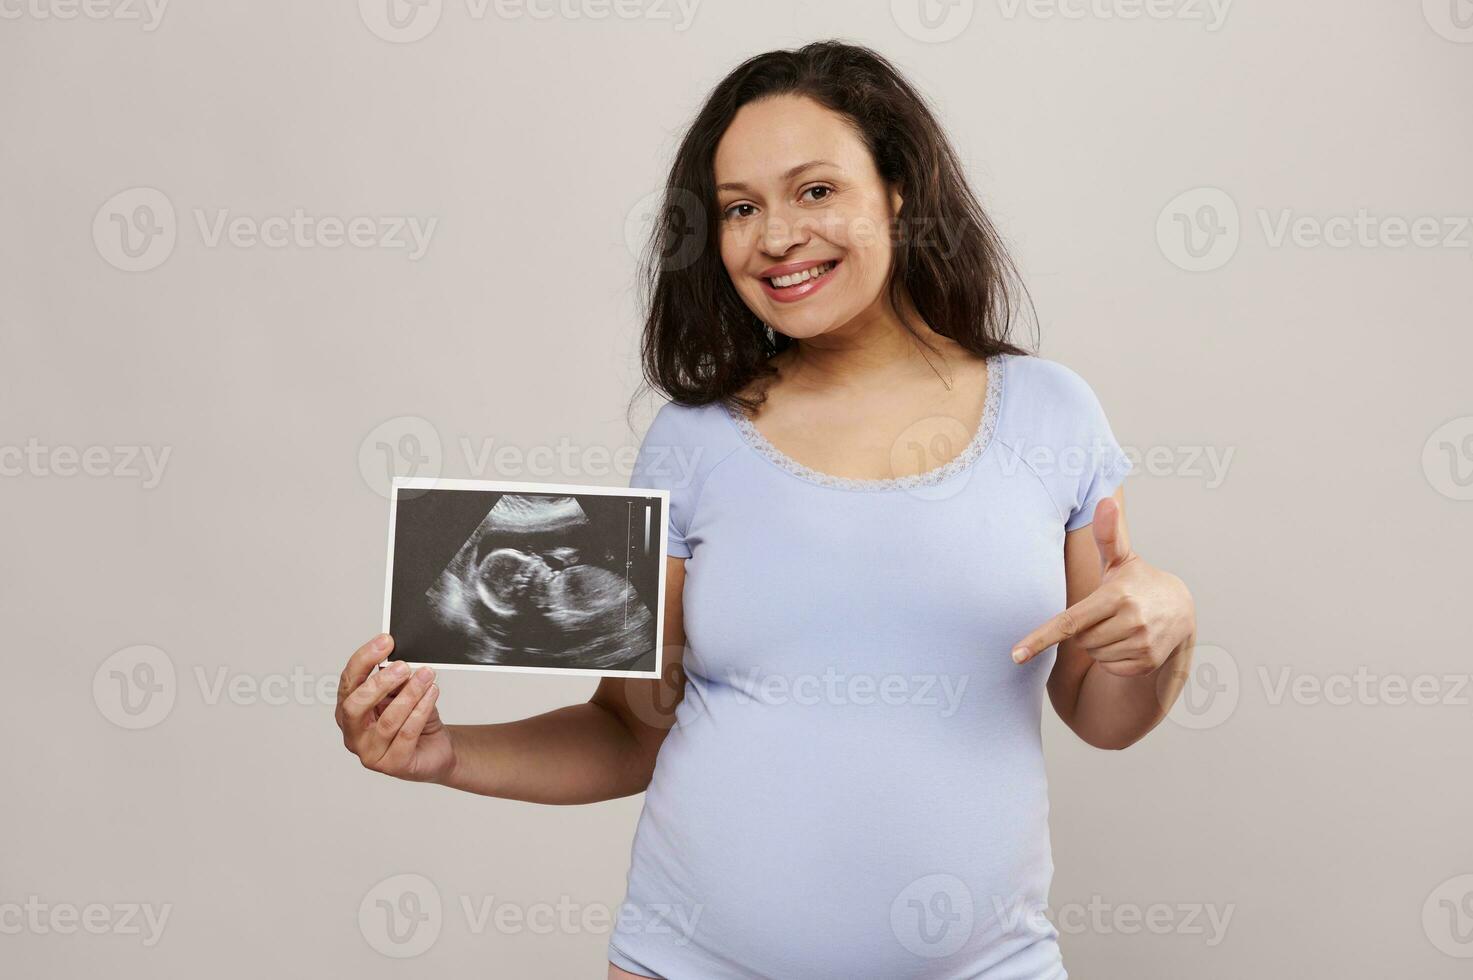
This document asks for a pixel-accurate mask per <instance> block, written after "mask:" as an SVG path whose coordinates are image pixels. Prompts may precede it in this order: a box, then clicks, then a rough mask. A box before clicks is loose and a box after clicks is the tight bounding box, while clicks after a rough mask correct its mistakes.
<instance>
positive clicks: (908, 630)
mask: <svg viewBox="0 0 1473 980" xmlns="http://www.w3.org/2000/svg"><path fill="white" fill-rule="evenodd" d="M648 276H649V285H650V287H651V289H650V293H649V314H648V320H647V324H646V331H645V335H644V343H643V355H644V364H645V373H646V376H647V378H648V379H649V380H650V382H651V384H652V385H653V386H654V387H656V388H657V389H659V390H660V391H662V392H663V393H664V394H666V395H667V396H669V398H670V399H671V401H670V402H669V403H668V404H666V405H664V406H663V407H662V408H661V409H660V411H659V412H658V414H657V415H656V417H655V419H654V422H653V424H652V425H651V426H650V429H649V431H648V432H647V434H646V435H645V437H644V441H643V444H642V445H641V447H640V450H639V454H638V457H637V460H636V463H635V470H634V474H633V478H632V479H631V481H630V482H631V485H633V486H640V487H650V488H664V489H668V490H669V491H670V512H669V547H668V556H667V559H666V560H667V563H668V574H667V595H666V605H665V609H664V617H665V635H666V637H667V638H668V639H667V640H666V642H667V644H668V646H667V648H666V661H667V663H668V664H670V667H671V669H670V671H669V672H668V673H667V674H666V676H665V678H664V680H663V681H641V680H625V679H614V678H609V679H604V680H603V681H601V683H600V684H599V686H598V689H597V691H595V692H594V694H593V696H592V698H591V699H590V700H589V701H588V702H587V703H586V704H578V705H573V706H570V707H565V708H561V709H559V710H556V711H552V712H548V713H546V714H542V715H538V716H536V717H532V718H527V719H525V720H522V721H517V722H511V723H504V724H493V725H449V726H447V725H443V724H442V723H441V722H440V719H439V716H438V714H437V712H436V710H435V701H436V697H437V692H438V688H437V687H436V686H435V685H434V683H433V679H432V676H433V675H432V674H431V672H430V671H428V670H425V669H422V670H421V671H420V672H419V673H418V674H416V675H414V676H408V674H407V672H406V671H405V670H404V668H403V665H397V666H396V667H391V668H388V669H385V670H378V671H375V670H374V665H375V664H377V663H379V662H381V661H382V660H383V659H384V656H385V654H386V653H387V652H388V651H389V650H390V649H391V648H392V640H391V639H390V638H389V637H386V636H381V637H378V638H377V639H376V640H374V641H371V642H370V643H369V644H367V645H365V647H364V648H363V649H361V650H360V651H358V652H357V653H356V654H354V655H353V657H352V658H351V659H350V660H349V662H348V666H347V669H346V670H345V671H344V674H343V683H342V688H341V690H342V694H341V697H340V703H339V707H338V712H337V718H338V723H339V725H340V726H341V727H342V729H343V733H344V740H345V742H346V744H347V746H348V748H349V749H350V750H351V751H352V752H354V753H355V754H356V755H358V756H359V757H360V759H361V760H362V761H363V763H364V764H365V765H366V766H368V767H369V768H370V769H374V770H376V771H379V772H383V773H387V774H390V775H393V776H398V777H400V778H405V779H414V780H434V781H437V782H441V783H444V784H446V785H449V786H453V787H456V788H459V789H464V790H467V791H470V792H475V793H482V794H486V795H490V796H498V797H505V798H510V799H518V800H529V801H534V802H540V803H583V802H592V801H597V800H606V799H611V798H614V797H620V796H626V795H630V794H634V793H639V792H645V793H646V796H645V805H644V810H643V813H642V814H641V817H640V820H639V825H638V829H637V831H636V833H635V839H634V846H633V853H632V860H631V866H630V870H629V880H628V891H627V895H626V897H625V901H624V903H623V905H622V906H621V908H620V910H619V915H618V918H617V922H616V925H615V928H614V930H613V935H612V937H611V940H610V943H609V950H608V953H609V960H610V964H609V968H608V976H609V977H611V978H621V980H625V978H629V977H661V978H670V980H746V978H771V980H794V978H804V980H806V978H819V977H823V978H828V977H833V978H846V980H848V978H883V980H899V978H907V977H915V978H920V977H928V978H929V977H934V978H947V980H962V978H979V977H980V978H985V980H1052V978H1062V977H1066V976H1067V973H1066V972H1065V969H1064V966H1063V963H1062V959H1061V956H1060V952H1059V948H1058V943H1057V932H1056V930H1055V929H1054V927H1053V926H1052V925H1051V924H1050V922H1049V920H1048V918H1047V917H1046V916H1045V915H1044V914H1043V910H1044V908H1045V906H1046V904H1047V900H1048V889H1049V883H1050V879H1051V877H1052V872H1053V863H1052V858H1051V854H1050V841H1049V831H1048V794H1047V786H1046V781H1045V775H1044V758H1043V752H1042V747H1041V739H1040V721H1041V714H1042V703H1043V694H1044V692H1045V691H1047V693H1048V696H1049V700H1050V702H1051V703H1052V705H1053V708H1054V710H1055V711H1056V712H1057V713H1058V714H1059V717H1060V718H1061V719H1062V720H1063V721H1064V723H1065V724H1067V725H1068V727H1069V728H1070V729H1072V730H1073V731H1074V732H1076V733H1077V734H1078V735H1079V737H1080V738H1082V739H1084V740H1085V741H1086V742H1088V743H1089V744H1090V745H1093V746H1098V747H1100V748H1109V749H1121V748H1125V747H1126V746H1129V745H1131V744H1132V743H1134V742H1136V741H1137V740H1139V739H1140V738H1141V737H1142V736H1144V735H1145V734H1146V733H1147V732H1149V731H1150V730H1151V729H1152V728H1153V727H1154V726H1156V725H1157V724H1158V723H1159V722H1160V721H1161V719H1162V718H1163V717H1164V716H1165V714H1166V712H1167V711H1168V709H1169V708H1170V707H1171V705H1172V703H1173V702H1174V701H1175V699H1176V697H1177V695H1178V694H1179V692H1180V689H1181V686H1182V683H1183V680H1184V678H1185V676H1186V673H1187V669H1188V667H1189V662H1190V658H1191V651H1192V644H1193V641H1194V638H1195V632H1196V625H1195V613H1194V606H1193V600H1192V596H1191V594H1190V592H1189V591H1188V590H1187V588H1186V586H1185V585H1184V584H1183V583H1182V581H1181V580H1180V579H1179V578H1178V577H1176V576H1175V575H1172V574H1170V573H1168V572H1166V571H1163V570H1161V569H1158V568H1155V567H1153V566H1152V565H1150V564H1148V563H1147V562H1146V561H1145V559H1144V558H1142V557H1141V556H1139V555H1138V554H1136V553H1135V551H1134V550H1133V549H1132V548H1131V546H1130V543H1129V538H1128V536H1127V533H1126V528H1125V523H1124V516H1123V509H1122V508H1123V501H1122V495H1121V490H1120V484H1121V482H1122V481H1123V479H1124V477H1125V475H1126V473H1127V472H1128V471H1129V470H1130V466H1131V464H1130V461H1129V460H1128V458H1127V457H1126V455H1125V453H1124V452H1123V451H1122V450H1121V448H1120V446H1119V444H1118V443H1117V442H1116V440H1115V438H1114V435H1113V434H1112V432H1111V429H1110V426H1109V424H1108V422H1107V420H1106V417H1105V414H1104V412H1103V410H1102V408H1101V405H1100V402H1099V401H1098V400H1097V399H1096V397H1095V395H1094V393H1093V391H1092V390H1091V388H1090V387H1089V386H1088V385H1087V384H1086V383H1085V381H1084V380H1083V379H1082V378H1081V377H1080V375H1079V374H1077V373H1075V372H1074V371H1072V370H1070V369H1069V368H1066V367H1064V366H1063V365H1061V364H1058V363H1056V362H1053V361H1049V360H1045V359H1042V358H1040V357H1038V356H1034V355H1030V354H1029V353H1027V352H1026V351H1024V350H1022V349H1021V348H1019V347H1016V346H1014V345H1013V344H1011V343H1010V342H1009V341H1008V335H1009V328H1010V326H1011V322H1010V321H1011V320H1012V315H1013V311H1014V309H1015V307H1016V300H1015V297H1016V296H1017V291H1016V290H1017V287H1016V281H1015V278H1014V276H1013V275H1012V266H1011V264H1010V262H1009V261H1008V259H1007V257H1006V255H1005V253H1004V251H1003V249H1002V247H1001V245H1000V242H999V240H998V237H997V235H996V233H995V232H994V230H993V228H992V226H991V224H990V223H989V221H988V220H987V218H986V216H985V215H984V214H983V212H982V210H981V209H980V207H979V206H978V204H977V202H976V199H975V198H974V196H973V195H972V193H971V192H970V190H969V189H968V187H967V185H966V181H965V179H964V176H963V173H962V170H961V167H960V165H959V163H958V161H957V158H956V156H955V154H954V152H953V151H952V149H951V148H950V145H949V143H948V141H947V139H946V137H945V134H944V133H943V132H942V131H941V129H940V127H939V126H938V124H937V122H936V120H935V118H934V117H933V115H932V113H931V112H930V110H929V109H928V108H927V106H926V104H925V103H924V101H923V100H922V98H921V97H920V96H919V95H918V94H917V93H916V91H915V90H914V89H913V88H912V86H911V85H910V84H909V83H907V81H906V80H905V79H904V78H902V77H901V76H900V74H899V73H898V72H897V71H896V70H895V69H894V67H893V66H891V65H890V64H889V63H888V62H887V61H885V60H884V59H883V58H881V57H880V56H879V55H877V54H875V53H874V52H872V51H870V50H868V49H865V48H862V47H856V46H852V45H846V44H839V43H831V42H826V43H818V44H811V45H808V46H806V47H803V48H801V49H799V50H797V51H778V52H770V53H767V54H764V55H761V56H758V57H755V58H752V59H750V60H749V61H747V62H746V63H744V64H742V65H740V66H739V67H738V68H736V69H735V70H734V71H733V72H732V73H731V74H730V75H729V76H728V77H727V78H726V79H724V80H723V81H722V82H721V83H720V84H719V85H718V86H717V88H716V89H715V91H714V92H713V93H712V94H711V95H710V97H709V98H708V99H707V101H706V103H705V104H704V106H703V107H702V109H701V110H700V113H699V115H698V116H697V118H696V120H695V121H694V123H693V124H692V125H691V127H690V129H689V131H688V133H687V134H686V136H685V138H684V141H683V142H682V144H681V145H680V148H679V150H678V153H677V156H676V159H675V163H674V167H673V172H672V173H671V175H670V178H669V181H668V184H667V188H666V194H665V200H664V205H663V207H662V209H661V210H660V211H659V213H658V220H657V222H656V226H655V231H654V236H653V241H652V248H651V261H650V265H649V269H648Z"/></svg>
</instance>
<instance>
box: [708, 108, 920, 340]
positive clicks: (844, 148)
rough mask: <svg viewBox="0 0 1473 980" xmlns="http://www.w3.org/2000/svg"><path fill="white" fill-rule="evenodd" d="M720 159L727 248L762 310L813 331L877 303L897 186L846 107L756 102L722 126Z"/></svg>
mask: <svg viewBox="0 0 1473 980" xmlns="http://www.w3.org/2000/svg"><path fill="white" fill-rule="evenodd" d="M715 170H716V174H715V176H716V204H717V217H718V220H719V222H720V230H719V240H720V243H721V260H722V263H723V264H724V265H725V266H726V271H727V274H728V275H730V276H731V281H732V283H733V284H734V285H735V286H736V289H737V292H738V294H740V295H741V297H742V299H743V300H744V301H745V302H746V304H747V306H748V307H749V308H750V309H751V310H752V312H753V313H755V314H757V316H758V317H760V318H761V319H762V320H763V322H765V323H766V324H767V325H768V326H770V327H772V328H773V329H774V330H776V331H778V332H779V333H783V334H786V335H787V336H789V337H794V338H807V337H814V336H818V335H819V334H823V333H827V332H829V331H832V330H836V329H839V328H842V327H844V326H845V325H846V324H849V323H852V322H855V321H856V318H859V317H860V316H861V315H862V314H865V313H866V311H868V310H870V308H871V307H872V306H874V304H875V303H876V302H877V300H878V299H879V297H880V295H881V293H882V291H883V290H884V288H885V284H886V282H887V281H888V278H889V275H890V252H891V243H890V224H891V220H892V218H893V216H894V215H895V214H897V213H898V212H899V209H900V197H899V195H898V194H896V193H894V192H893V191H892V190H891V189H890V188H889V187H888V186H886V184H885V182H884V181H883V180H882V179H881V177H880V175H879V172H878V171H876V170H875V165H874V160H873V159H872V158H871V157H870V154H869V150H868V149H867V148H866V147H865V145H864V143H863V142H862V141H861V140H860V138H859V135H858V134H857V133H856V132H855V131H854V130H853V129H852V128H851V126H850V124H849V123H848V122H846V120H845V119H844V117H842V116H840V115H839V114H837V113H835V112H833V111H831V110H829V109H827V108H825V107H823V106H821V105H819V104H818V103H817V102H814V101H813V100H812V99H808V98H803V97H800V96H791V95H788V96H778V97H774V98H768V99H762V100H759V101H757V102H749V103H747V104H746V105H744V106H743V107H742V108H741V109H739V110H738V111H737V114H736V117H735V118H733V119H732V121H731V125H730V126H728V127H727V130H726V132H725V133H724V134H722V137H721V141H720V142H719V143H718V144H717V146H716V158H715ZM826 266H827V267H828V271H827V272H824V271H823V270H824V268H825V267H826ZM815 273H822V274H821V275H818V276H817V277H816V278H815ZM793 274H799V275H797V277H796V278H794V277H793ZM785 275H786V276H788V277H789V278H782V277H783V276H785ZM774 278H776V279H777V281H776V282H774Z"/></svg>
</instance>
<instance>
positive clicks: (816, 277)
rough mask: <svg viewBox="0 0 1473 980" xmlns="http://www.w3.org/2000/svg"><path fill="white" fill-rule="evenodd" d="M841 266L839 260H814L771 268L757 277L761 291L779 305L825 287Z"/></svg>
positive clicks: (795, 300)
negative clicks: (760, 283)
mask: <svg viewBox="0 0 1473 980" xmlns="http://www.w3.org/2000/svg"><path fill="white" fill-rule="evenodd" d="M841 264H842V260H840V259H816V260H812V261H808V262H793V263H789V264H787V265H780V266H773V267H772V268H770V269H767V270H765V271H764V272H763V274H762V275H761V276H759V277H758V278H759V280H760V281H761V282H762V289H763V291H764V292H765V293H767V295H768V296H770V297H772V298H773V299H775V300H777V301H778V302H779V303H794V302H797V301H798V300H800V299H806V298H807V297H809V296H812V295H813V294H814V293H816V292H817V291H818V290H820V289H822V288H823V287H824V286H825V285H827V283H828V281H829V280H830V279H832V278H833V277H834V273H835V272H837V271H838V269H839V266H840V265H841Z"/></svg>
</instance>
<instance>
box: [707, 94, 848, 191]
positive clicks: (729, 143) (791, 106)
mask: <svg viewBox="0 0 1473 980" xmlns="http://www.w3.org/2000/svg"><path fill="white" fill-rule="evenodd" d="M809 160H830V161H832V162H834V163H835V164H837V165H838V166H840V167H841V168H843V169H844V170H846V171H848V172H849V173H851V174H856V175H858V174H863V173H865V172H867V171H872V170H873V169H874V166H873V163H872V161H871V160H870V158H869V151H868V150H867V149H866V148H865V145H864V143H863V141H861V140H860V138H859V134H858V133H856V132H855V131H854V128H853V126H852V125H851V124H850V123H849V122H848V121H847V120H846V119H845V118H844V117H843V116H841V115H839V114H838V113H837V112H834V111H833V110H831V109H828V108H826V107H824V106H822V105H819V104H818V103H817V102H814V101H813V100H812V99H808V98H803V97H801V96H793V95H782V96H776V97H773V98H768V99H760V100H758V101H756V102H748V103H747V104H746V105H744V106H742V107H741V108H740V109H738V110H737V113H736V115H735V116H734V117H733V118H732V121H731V124H730V125H729V126H727V128H726V132H725V133H723V134H722V135H721V140H720V141H719V142H718V143H717V144H716V155H715V157H714V159H713V169H714V170H715V178H716V183H718V184H724V183H727V182H731V181H740V182H742V183H745V184H748V185H751V186H754V187H755V186H757V185H758V184H765V183H769V182H773V181H777V180H780V179H781V175H782V174H783V173H784V172H785V171H786V170H788V169H789V168H790V167H793V166H796V165H798V164H800V163H806V162H807V161H809Z"/></svg>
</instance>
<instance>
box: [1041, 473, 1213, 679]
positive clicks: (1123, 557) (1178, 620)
mask: <svg viewBox="0 0 1473 980" xmlns="http://www.w3.org/2000/svg"><path fill="white" fill-rule="evenodd" d="M1093 527H1094V538H1095V545H1096V546H1097V547H1098V548H1099V552H1100V564H1101V566H1102V572H1101V575H1100V584H1099V587H1098V588H1096V589H1095V590H1094V591H1093V592H1091V593H1090V594H1089V595H1088V596H1086V597H1085V598H1083V599H1082V600H1080V601H1079V602H1076V603H1075V604H1074V605H1072V606H1070V607H1069V608H1068V609H1065V610H1064V611H1063V612H1061V613H1059V614H1058V615H1057V616H1055V617H1054V618H1053V619H1051V620H1049V621H1048V622H1047V623H1044V624H1043V625H1042V626H1040V627H1039V628H1038V629H1036V630H1034V631H1033V632H1032V633H1029V634H1028V635H1027V636H1026V637H1024V639H1023V640H1022V642H1020V643H1019V644H1018V645H1017V647H1015V648H1014V650H1013V660H1015V661H1016V662H1017V663H1020V664H1022V663H1027V662H1028V661H1029V660H1031V659H1033V658H1034V657H1035V656H1037V655H1038V654H1039V653H1040V652H1041V651H1043V650H1047V649H1048V648H1049V647H1051V646H1053V645H1054V644H1056V643H1060V642H1062V641H1064V640H1071V639H1072V641H1073V643H1074V645H1075V646H1077V647H1079V648H1081V649H1083V650H1084V651H1085V652H1086V653H1088V654H1089V655H1090V657H1092V658H1093V659H1094V661H1095V663H1096V664H1098V665H1099V667H1100V669H1101V670H1104V671H1106V672H1108V673H1111V674H1118V675H1120V676H1121V677H1137V676H1140V675H1142V674H1149V673H1151V672H1152V671H1154V670H1155V669H1156V668H1157V667H1160V666H1161V665H1162V664H1163V663H1165V662H1166V659H1167V658H1168V657H1170V656H1171V655H1172V653H1174V652H1175V651H1176V650H1177V649H1178V648H1179V647H1180V646H1181V645H1182V644H1183V643H1184V642H1185V641H1186V640H1187V639H1188V638H1189V637H1191V636H1193V635H1194V634H1195V632H1196V628H1197V612H1196V604H1195V602H1194V601H1193V599H1192V593H1191V591H1190V590H1189V589H1188V588H1187V586H1186V583H1185V582H1183V581H1182V580H1181V579H1179V578H1177V577H1176V576H1175V575H1173V574H1171V573H1170V572H1167V571H1163V570H1162V569H1159V568H1156V567H1155V566H1154V565H1150V564H1148V563H1147V562H1146V560H1145V559H1144V558H1142V557H1140V556H1139V555H1137V554H1136V553H1135V552H1134V551H1133V550H1132V549H1131V547H1130V544H1129V542H1128V541H1126V540H1125V539H1124V535H1122V534H1121V533H1120V532H1121V528H1120V505H1119V504H1118V503H1117V502H1116V501H1115V500H1114V499H1113V498H1111V497H1106V498H1105V499H1103V500H1101V501H1100V502H1099V504H1098V505H1097V506H1096V507H1095V516H1094V524H1093Z"/></svg>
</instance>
